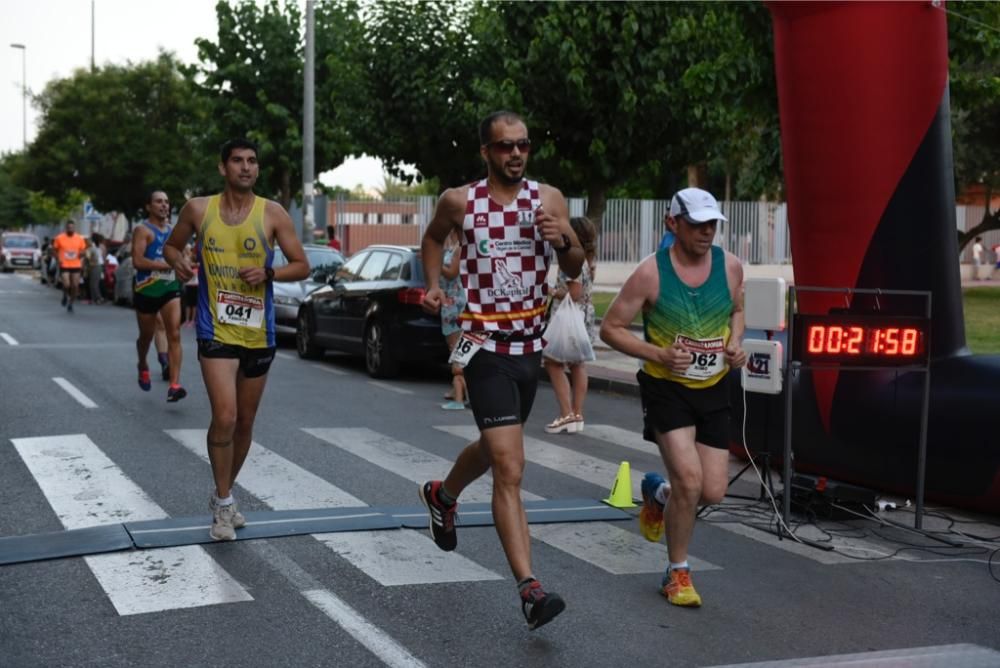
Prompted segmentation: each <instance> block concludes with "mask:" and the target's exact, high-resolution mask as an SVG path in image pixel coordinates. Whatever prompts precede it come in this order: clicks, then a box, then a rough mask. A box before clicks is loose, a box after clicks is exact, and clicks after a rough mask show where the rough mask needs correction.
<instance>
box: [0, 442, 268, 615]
mask: <svg viewBox="0 0 1000 668" xmlns="http://www.w3.org/2000/svg"><path fill="white" fill-rule="evenodd" d="M11 442H12V443H13V444H14V447H15V448H16V449H17V451H18V454H20V456H21V459H23V460H24V463H25V465H26V466H27V467H28V470H29V471H30V472H31V474H32V475H33V476H34V478H35V480H36V482H37V483H38V486H39V487H40V488H41V490H42V493H43V494H44V495H45V498H46V499H47V500H48V502H49V505H50V506H52V509H53V510H54V511H55V512H56V515H58V516H59V520H60V521H61V522H62V524H63V526H64V527H66V528H67V529H82V528H85V527H91V526H99V525H101V524H109V523H121V522H126V521H129V522H133V521H142V520H157V519H164V518H166V517H168V515H167V513H166V512H164V510H163V509H162V508H160V507H159V506H158V505H157V504H156V503H155V502H154V501H153V500H152V499H150V498H149V496H147V495H146V493H145V492H144V491H143V490H142V488H140V487H139V486H138V485H136V484H135V482H133V481H132V480H131V479H130V478H129V477H128V476H126V475H125V473H124V472H123V471H122V470H121V469H119V468H118V467H117V466H116V465H115V463H114V462H113V461H111V459H109V458H108V457H107V455H105V454H104V453H103V452H102V451H101V449H100V448H99V447H98V446H97V445H96V444H95V443H94V442H93V441H91V440H90V438H89V437H87V435H86V434H69V435H66V436H43V437H37V438H16V439H11ZM83 559H84V561H85V562H86V563H87V566H89V567H90V570H91V571H92V572H93V573H94V577H96V578H97V581H98V582H99V583H100V585H101V587H102V588H103V589H104V591H105V593H106V594H107V595H108V598H109V599H110V600H111V603H112V604H113V605H114V607H115V610H117V611H118V614H119V615H135V614H141V613H147V612H158V611H161V610H173V609H177V608H194V607H200V606H204V605H213V604H217V603H233V602H237V601H252V600H253V597H252V596H251V595H250V594H249V593H248V592H247V591H246V590H245V589H244V588H243V587H242V586H240V584H239V583H238V582H236V580H234V579H233V578H232V576H230V575H229V574H228V573H227V572H226V571H225V570H223V568H222V567H221V566H219V564H217V563H216V562H215V560H214V559H212V558H211V557H210V556H209V555H208V553H207V552H205V550H204V549H203V548H201V547H200V546H197V545H188V546H184V547H170V548H163V549H158V550H142V551H134V552H121V553H114V554H101V555H93V556H87V557H84V558H83Z"/></svg>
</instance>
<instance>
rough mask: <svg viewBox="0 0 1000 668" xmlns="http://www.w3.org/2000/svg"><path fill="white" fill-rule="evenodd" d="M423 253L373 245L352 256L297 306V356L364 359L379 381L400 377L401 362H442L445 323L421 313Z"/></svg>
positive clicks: (408, 249) (411, 248) (409, 248)
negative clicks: (333, 354) (340, 354)
mask: <svg viewBox="0 0 1000 668" xmlns="http://www.w3.org/2000/svg"><path fill="white" fill-rule="evenodd" d="M425 292H426V290H425V284H424V272H423V267H422V265H421V263H420V248H419V247H415V246H383V245H377V246H369V247H368V248H365V249H364V250H362V251H359V252H358V253H356V254H355V255H353V256H352V257H351V258H350V259H349V260H348V261H347V262H346V263H345V264H344V266H342V267H341V268H340V269H339V270H338V271H337V273H336V274H335V275H334V276H333V278H332V279H331V281H330V283H329V285H325V286H323V287H321V288H319V289H318V290H315V291H314V292H312V293H310V294H309V295H308V296H307V297H306V298H305V299H304V300H303V301H302V305H301V306H300V307H299V315H298V323H297V325H296V334H295V343H296V349H297V351H298V354H299V357H303V358H306V359H313V358H317V357H319V356H321V355H322V354H323V352H324V351H325V350H326V349H327V348H333V349H337V350H342V351H345V352H349V353H353V354H355V355H363V356H364V358H365V368H366V369H367V370H368V373H369V375H371V376H373V377H375V378H388V377H392V376H394V375H396V374H397V373H398V372H399V365H400V363H401V362H415V361H426V362H443V361H445V360H447V358H448V346H447V344H446V343H445V340H444V336H443V335H442V334H441V319H440V317H438V316H432V315H429V314H427V313H425V312H424V311H423V309H422V308H421V306H420V305H421V303H422V302H423V299H424V293H425Z"/></svg>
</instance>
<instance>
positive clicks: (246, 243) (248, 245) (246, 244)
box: [243, 237, 257, 251]
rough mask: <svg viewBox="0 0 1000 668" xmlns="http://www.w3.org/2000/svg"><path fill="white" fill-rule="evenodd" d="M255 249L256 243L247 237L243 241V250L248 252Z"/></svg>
mask: <svg viewBox="0 0 1000 668" xmlns="http://www.w3.org/2000/svg"><path fill="white" fill-rule="evenodd" d="M256 247H257V241H256V240H255V239H253V238H252V237H247V238H246V239H245V240H244V241H243V248H245V249H247V250H248V251H252V250H253V249H254V248H256Z"/></svg>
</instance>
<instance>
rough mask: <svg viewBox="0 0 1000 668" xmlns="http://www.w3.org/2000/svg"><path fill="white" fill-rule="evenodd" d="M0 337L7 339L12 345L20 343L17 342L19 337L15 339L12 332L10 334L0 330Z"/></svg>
mask: <svg viewBox="0 0 1000 668" xmlns="http://www.w3.org/2000/svg"><path fill="white" fill-rule="evenodd" d="M0 339H3V340H4V341H6V342H7V343H9V344H10V345H12V346H16V345H18V344H17V339H15V338H14V337H13V336H11V335H10V334H8V333H7V332H0Z"/></svg>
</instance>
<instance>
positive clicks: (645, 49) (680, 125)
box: [479, 2, 776, 220]
mask: <svg viewBox="0 0 1000 668" xmlns="http://www.w3.org/2000/svg"><path fill="white" fill-rule="evenodd" d="M479 16H480V17H481V19H482V21H483V24H482V27H481V29H480V33H479V34H480V35H483V36H486V35H492V36H493V37H494V38H496V41H495V42H494V43H493V44H491V45H490V46H491V50H492V51H493V52H494V53H495V54H496V57H497V58H498V59H500V60H502V62H503V66H502V67H501V68H499V71H500V72H501V73H502V75H503V76H502V77H501V76H496V75H494V76H492V78H484V79H482V80H481V81H480V86H481V89H482V90H484V92H485V93H486V94H487V95H488V96H489V97H493V98H496V97H498V96H499V97H508V98H509V99H510V100H511V105H512V106H514V105H516V106H519V107H521V108H523V109H525V110H526V112H527V116H528V118H529V127H530V128H532V129H533V133H532V135H533V136H532V139H533V141H535V142H537V144H538V150H537V152H536V153H535V155H534V156H533V160H534V167H533V169H534V170H535V171H539V170H540V171H542V172H544V174H545V175H546V177H548V178H549V179H550V180H552V181H553V182H556V183H558V184H559V185H560V187H562V188H564V189H569V190H570V191H572V190H574V189H577V190H584V191H585V192H586V193H587V197H588V212H587V213H588V216H590V217H591V218H592V219H593V220H600V218H601V216H602V214H603V211H604V206H605V200H606V197H607V193H608V191H609V189H611V188H612V187H614V186H615V185H618V184H622V183H625V182H627V181H628V180H629V179H630V178H633V177H634V176H636V175H637V174H639V173H640V172H641V170H644V169H645V170H652V171H654V172H658V173H660V174H670V173H676V172H678V171H681V170H683V169H684V168H685V167H686V166H688V165H696V164H698V163H701V162H706V161H709V160H711V159H713V158H715V157H721V158H724V159H725V160H726V161H727V164H728V165H729V168H731V169H736V168H737V167H739V166H741V161H740V160H739V158H741V157H743V156H746V155H749V154H750V148H752V147H754V146H755V144H753V143H751V142H748V141H741V142H738V143H737V142H734V139H736V138H739V137H741V135H745V134H746V132H745V128H746V127H747V126H748V125H749V126H750V127H753V128H760V129H762V128H764V127H766V125H767V123H766V121H767V116H768V113H770V112H771V110H770V109H769V108H768V106H767V104H766V103H764V104H762V103H761V102H762V101H764V102H766V96H767V87H768V82H769V77H770V76H771V75H769V71H770V69H771V62H772V58H771V56H770V53H771V51H770V43H769V25H770V24H769V20H768V17H767V15H766V10H765V9H764V8H763V7H762V6H760V5H759V4H756V3H714V2H685V3H645V2H598V3H519V2H500V3H491V4H489V5H482V6H481V8H480V15H479ZM748 25H749V26H751V27H754V28H756V29H755V30H748V29H747V27H748ZM772 85H773V84H772ZM534 130H541V136H538V133H536V132H534ZM742 166H743V167H747V166H746V165H742ZM772 166H773V167H776V165H772ZM766 167H767V165H763V164H757V165H755V166H754V168H755V169H764V168H766ZM665 194H666V193H661V194H660V196H661V197H662V196H664V195H665Z"/></svg>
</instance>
